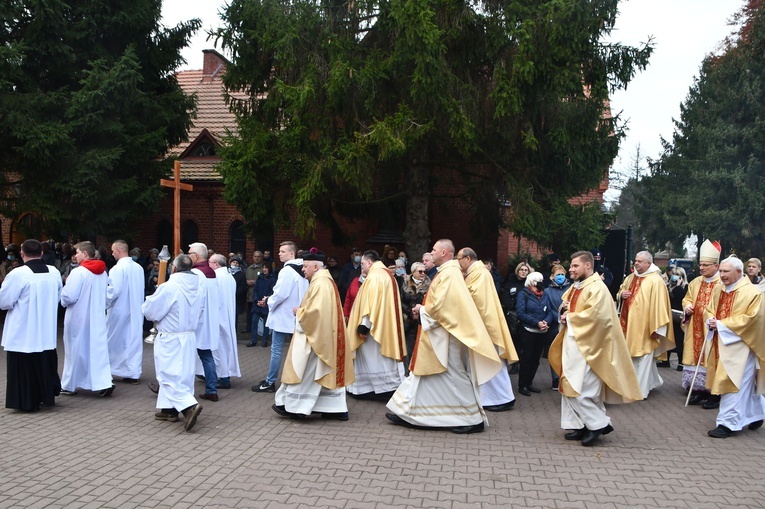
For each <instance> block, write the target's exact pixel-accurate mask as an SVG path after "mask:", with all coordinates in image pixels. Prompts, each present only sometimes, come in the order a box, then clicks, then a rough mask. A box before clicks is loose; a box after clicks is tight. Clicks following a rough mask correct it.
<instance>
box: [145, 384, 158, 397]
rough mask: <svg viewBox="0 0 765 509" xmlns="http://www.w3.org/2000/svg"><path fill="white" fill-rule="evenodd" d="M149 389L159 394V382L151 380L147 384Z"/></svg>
mask: <svg viewBox="0 0 765 509" xmlns="http://www.w3.org/2000/svg"><path fill="white" fill-rule="evenodd" d="M147 387H148V388H149V390H150V391H151V392H153V393H154V394H159V384H158V383H157V382H149V384H148V385H147Z"/></svg>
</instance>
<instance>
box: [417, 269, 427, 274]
mask: <svg viewBox="0 0 765 509" xmlns="http://www.w3.org/2000/svg"><path fill="white" fill-rule="evenodd" d="M415 272H416V273H418V274H425V271H424V270H415Z"/></svg>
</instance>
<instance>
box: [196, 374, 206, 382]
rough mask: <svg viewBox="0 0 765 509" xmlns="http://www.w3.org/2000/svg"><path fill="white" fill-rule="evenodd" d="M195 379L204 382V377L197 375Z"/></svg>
mask: <svg viewBox="0 0 765 509" xmlns="http://www.w3.org/2000/svg"><path fill="white" fill-rule="evenodd" d="M197 378H198V379H200V380H202V381H203V382H204V381H205V377H204V375H197Z"/></svg>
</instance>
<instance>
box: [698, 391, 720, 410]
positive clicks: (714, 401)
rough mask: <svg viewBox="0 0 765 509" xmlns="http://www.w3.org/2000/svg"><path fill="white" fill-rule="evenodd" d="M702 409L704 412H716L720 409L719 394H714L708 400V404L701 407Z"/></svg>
mask: <svg viewBox="0 0 765 509" xmlns="http://www.w3.org/2000/svg"><path fill="white" fill-rule="evenodd" d="M701 408H703V409H704V410H714V409H715V408H720V395H719V394H713V395H711V396H709V398H707V400H706V402H705V403H704V404H703V405H701Z"/></svg>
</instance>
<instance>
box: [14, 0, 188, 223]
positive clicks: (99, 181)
mask: <svg viewBox="0 0 765 509" xmlns="http://www.w3.org/2000/svg"><path fill="white" fill-rule="evenodd" d="M6 4H9V5H8V6H7V7H8V8H7V9H6V11H5V12H4V13H3V15H4V18H3V27H2V30H0V71H2V72H0V167H1V168H2V182H1V183H2V185H3V197H4V198H3V200H2V201H1V202H0V212H2V213H3V214H4V215H5V216H7V217H16V216H17V215H18V214H20V213H22V212H25V211H32V212H34V213H35V216H36V219H37V220H36V221H35V222H34V224H35V228H36V229H37V231H28V232H26V233H27V234H28V235H40V234H42V233H43V232H42V231H40V230H44V232H45V233H46V235H48V236H51V237H56V236H58V235H72V236H73V237H92V236H94V235H96V234H106V235H110V234H119V235H120V236H122V235H125V234H126V229H127V228H128V227H129V225H130V224H131V223H132V222H133V221H134V220H135V219H137V218H138V217H140V216H142V215H145V214H146V213H147V212H150V211H151V210H152V209H153V208H154V206H155V205H156V204H157V203H158V200H159V199H160V198H161V197H162V192H161V190H160V188H159V185H158V182H159V179H160V178H161V177H162V176H164V175H165V174H166V173H167V172H168V171H169V168H170V166H169V165H170V163H169V161H166V160H165V157H166V154H167V151H168V149H169V147H171V146H173V145H176V144H178V143H179V142H180V141H182V140H184V139H185V137H186V135H187V132H188V128H189V127H190V123H191V112H192V111H193V108H194V100H193V99H192V98H188V97H186V96H185V95H184V94H183V91H182V90H181V88H180V87H179V85H178V83H177V81H176V80H175V77H174V71H175V69H176V68H177V67H178V66H179V65H180V64H181V63H182V62H183V60H182V57H181V56H180V50H181V49H182V48H183V47H185V46H186V45H187V44H188V40H189V38H190V36H191V35H192V34H193V33H194V32H195V31H196V30H197V29H198V28H199V26H200V22H199V21H198V20H192V21H189V22H187V23H183V24H180V25H178V26H176V27H174V28H169V29H168V28H165V27H163V26H162V25H161V24H160V22H159V20H160V8H161V0H133V1H131V2H113V1H108V0H91V1H78V2H72V1H63V0H51V1H47V2H39V1H31V0H27V1H13V2H6Z"/></svg>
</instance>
